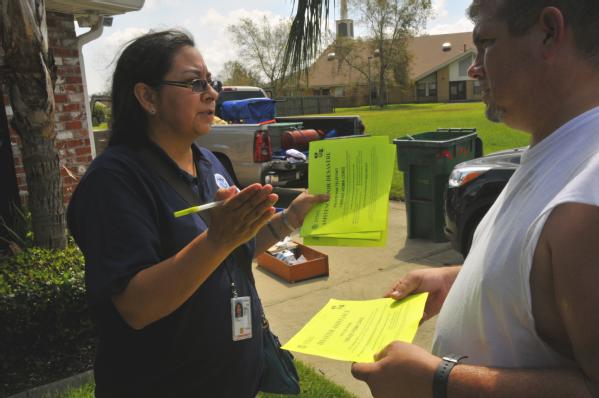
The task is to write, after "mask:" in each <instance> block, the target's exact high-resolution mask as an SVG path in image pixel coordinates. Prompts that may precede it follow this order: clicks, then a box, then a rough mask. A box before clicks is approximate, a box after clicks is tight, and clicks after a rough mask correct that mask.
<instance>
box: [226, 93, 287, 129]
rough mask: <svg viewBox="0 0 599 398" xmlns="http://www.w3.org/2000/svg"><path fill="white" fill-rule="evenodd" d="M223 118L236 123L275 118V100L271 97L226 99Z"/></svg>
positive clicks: (264, 120) (257, 121)
mask: <svg viewBox="0 0 599 398" xmlns="http://www.w3.org/2000/svg"><path fill="white" fill-rule="evenodd" d="M222 118H223V119H224V120H227V121H230V122H235V123H262V122H266V121H268V120H272V119H274V118H275V101H274V100H272V99H270V98H248V99H244V100H237V101H225V102H223V104H222Z"/></svg>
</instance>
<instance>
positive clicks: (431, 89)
mask: <svg viewBox="0 0 599 398" xmlns="http://www.w3.org/2000/svg"><path fill="white" fill-rule="evenodd" d="M428 96H429V97H436V96H437V83H429V84H428Z"/></svg>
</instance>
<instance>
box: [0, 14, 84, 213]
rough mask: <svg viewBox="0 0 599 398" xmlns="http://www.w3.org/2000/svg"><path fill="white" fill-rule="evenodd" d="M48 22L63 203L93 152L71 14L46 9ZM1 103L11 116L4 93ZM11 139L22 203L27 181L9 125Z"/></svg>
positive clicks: (12, 131) (25, 195) (16, 140)
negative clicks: (52, 61)
mask: <svg viewBox="0 0 599 398" xmlns="http://www.w3.org/2000/svg"><path fill="white" fill-rule="evenodd" d="M47 24H48V41H49V50H50V52H51V53H52V54H53V55H54V60H55V62H56V67H57V79H56V84H55V87H54V99H55V102H56V108H55V127H54V128H55V131H56V149H57V150H58V153H59V156H60V170H61V171H60V172H61V176H62V182H63V188H64V200H65V203H66V202H68V200H69V199H70V197H71V194H72V192H73V190H74V189H75V187H76V186H77V182H78V180H79V178H80V177H81V176H82V175H83V173H85V170H86V168H87V166H88V165H89V163H90V162H91V160H92V152H91V146H90V141H89V134H88V127H87V117H86V113H85V112H86V107H85V96H84V92H83V82H82V76H81V69H80V65H79V51H78V48H77V38H76V35H75V22H74V19H73V16H72V15H66V14H59V13H54V12H48V13H47ZM5 92H6V91H5ZM4 103H5V104H6V105H7V107H6V109H7V116H8V118H9V119H10V118H11V116H12V111H11V109H10V106H8V104H9V102H8V97H7V96H5V97H4ZM11 142H12V150H13V156H14V161H15V171H16V174H17V182H18V184H19V194H20V197H21V202H22V204H23V205H26V204H27V201H26V197H27V182H26V180H25V171H24V169H23V163H22V161H21V151H20V139H19V137H18V135H17V134H16V132H15V131H14V130H12V129H11Z"/></svg>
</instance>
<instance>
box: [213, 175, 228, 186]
mask: <svg viewBox="0 0 599 398" xmlns="http://www.w3.org/2000/svg"><path fill="white" fill-rule="evenodd" d="M214 180H215V181H216V185H217V186H218V187H219V188H223V189H226V188H229V186H230V185H229V183H228V182H227V179H226V178H225V177H223V176H222V175H220V174H218V173H216V174H214Z"/></svg>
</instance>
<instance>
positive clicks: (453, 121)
mask: <svg viewBox="0 0 599 398" xmlns="http://www.w3.org/2000/svg"><path fill="white" fill-rule="evenodd" d="M484 110H485V105H484V104H483V103H482V102H468V103H455V104H406V105H389V106H387V107H386V108H384V109H382V110H381V109H378V108H373V109H369V107H367V106H366V107H360V108H338V109H337V110H336V112H335V113H334V115H337V116H342V115H356V114H357V115H360V117H361V118H362V120H363V121H364V125H365V126H366V132H367V133H369V134H372V135H386V136H388V137H389V139H390V141H392V140H393V139H394V138H398V137H402V136H405V135H406V134H418V133H423V132H427V131H435V130H436V129H437V128H451V127H476V129H477V132H478V136H479V137H480V138H481V139H482V141H483V147H484V153H485V154H488V153H491V152H496V151H499V150H502V149H508V148H515V147H521V146H526V145H528V141H529V135H528V134H526V133H523V132H519V131H517V130H513V129H510V128H509V127H507V126H505V125H504V124H498V123H492V122H490V121H488V120H487V119H486V118H485V115H484ZM403 197H404V188H403V173H401V172H400V171H399V170H398V169H397V166H396V167H395V172H394V174H393V183H392V185H391V198H392V199H398V198H403Z"/></svg>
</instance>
